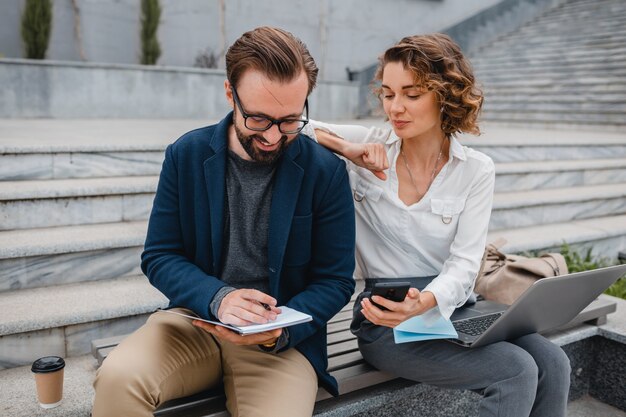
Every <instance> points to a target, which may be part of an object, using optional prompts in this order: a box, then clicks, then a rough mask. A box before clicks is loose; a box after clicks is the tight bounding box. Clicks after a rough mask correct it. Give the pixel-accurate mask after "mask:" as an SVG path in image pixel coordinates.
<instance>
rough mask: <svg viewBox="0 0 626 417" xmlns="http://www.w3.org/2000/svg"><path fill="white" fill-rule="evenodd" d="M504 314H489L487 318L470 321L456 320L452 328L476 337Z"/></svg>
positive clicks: (475, 318) (476, 318)
mask: <svg viewBox="0 0 626 417" xmlns="http://www.w3.org/2000/svg"><path fill="white" fill-rule="evenodd" d="M502 314H504V312H500V313H495V314H490V315H488V316H482V317H474V318H471V319H465V320H458V321H455V322H453V323H452V325H453V326H454V328H455V329H456V331H457V332H459V333H465V334H469V335H471V336H478V335H480V334H483V333H484V331H485V330H487V329H488V328H489V326H491V325H492V324H493V322H494V321H496V320H498V319H499V318H500V316H501V315H502Z"/></svg>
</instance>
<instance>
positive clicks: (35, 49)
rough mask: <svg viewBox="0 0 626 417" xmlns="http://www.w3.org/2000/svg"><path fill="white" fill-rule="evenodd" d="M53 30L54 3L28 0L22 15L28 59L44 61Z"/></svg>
mask: <svg viewBox="0 0 626 417" xmlns="http://www.w3.org/2000/svg"><path fill="white" fill-rule="evenodd" d="M51 28H52V1H51V0H26V4H25V6H24V12H23V13H22V40H23V41H24V49H25V52H26V58H30V59H44V58H45V57H46V50H47V49H48V43H49V41H50V29H51Z"/></svg>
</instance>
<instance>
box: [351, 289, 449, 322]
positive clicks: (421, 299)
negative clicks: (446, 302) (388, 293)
mask: <svg viewBox="0 0 626 417" xmlns="http://www.w3.org/2000/svg"><path fill="white" fill-rule="evenodd" d="M372 301H374V302H375V303H376V304H378V305H381V306H383V307H385V308H387V311H385V310H381V309H379V308H378V307H376V306H375V305H373V304H372ZM372 301H370V300H369V298H364V299H363V300H361V307H362V310H361V312H362V313H363V315H364V316H365V318H366V319H368V320H369V321H371V322H372V323H374V324H376V325H378V326H386V327H396V326H397V325H398V324H400V323H402V322H403V321H405V320H407V319H410V318H411V317H413V316H418V315H420V314H424V313H425V312H427V311H428V310H430V309H431V308H433V307H435V306H436V305H437V300H436V299H435V295H434V294H433V293H432V292H430V291H425V292H420V291H419V290H418V289H417V288H410V289H409V292H408V293H407V295H406V297H405V298H404V301H402V302H395V301H391V300H388V299H386V298H383V297H379V296H377V295H374V296H372Z"/></svg>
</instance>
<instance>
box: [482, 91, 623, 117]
mask: <svg viewBox="0 0 626 417" xmlns="http://www.w3.org/2000/svg"><path fill="white" fill-rule="evenodd" d="M483 110H484V111H485V112H492V111H494V112H495V111H503V112H515V111H518V112H540V113H548V112H550V113H557V114H562V115H563V117H567V116H568V115H567V114H565V113H569V115H570V116H571V115H573V114H580V113H587V114H589V115H590V116H591V115H594V114H598V115H600V116H607V117H613V118H616V119H617V122H618V123H619V118H618V117H615V116H620V115H621V116H622V123H626V100H625V99H620V100H619V101H614V102H600V103H599V102H587V101H584V100H581V101H575V102H567V101H558V102H552V101H547V100H543V99H542V98H541V97H535V98H534V99H528V100H520V101H513V100H506V98H504V97H502V101H495V100H492V101H488V100H486V101H485V105H484V107H483Z"/></svg>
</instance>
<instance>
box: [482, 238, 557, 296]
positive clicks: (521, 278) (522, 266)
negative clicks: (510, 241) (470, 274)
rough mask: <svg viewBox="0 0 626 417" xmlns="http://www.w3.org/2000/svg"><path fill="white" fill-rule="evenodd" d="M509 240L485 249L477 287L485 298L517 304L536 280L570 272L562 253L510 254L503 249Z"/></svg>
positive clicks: (502, 240) (500, 241) (491, 244)
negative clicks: (530, 256)
mask: <svg viewBox="0 0 626 417" xmlns="http://www.w3.org/2000/svg"><path fill="white" fill-rule="evenodd" d="M505 243H506V240H504V239H502V238H500V239H498V240H496V241H495V242H493V243H490V244H489V245H487V247H486V248H485V255H484V256H483V262H482V265H481V267H480V271H479V272H478V277H477V278H476V287H475V288H474V292H476V293H477V294H480V295H482V296H483V298H484V299H485V300H492V301H497V302H499V303H502V304H513V303H514V302H515V300H517V298H518V297H519V296H520V295H522V293H523V292H524V291H526V289H527V288H528V287H530V286H531V285H532V284H533V283H534V282H535V281H536V280H538V279H541V278H544V277H553V276H557V275H565V274H567V272H568V269H567V264H566V263H565V258H564V257H563V255H561V254H560V253H546V254H544V255H541V256H540V257H538V258H527V257H525V256H519V255H507V254H504V253H502V252H500V250H499V248H500V247H502V246H503V245H504V244H505Z"/></svg>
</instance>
